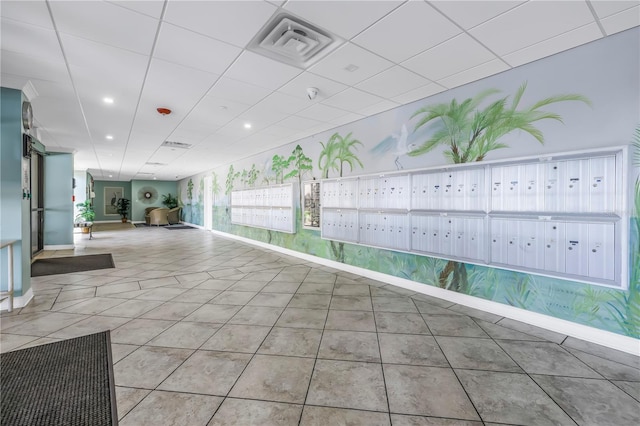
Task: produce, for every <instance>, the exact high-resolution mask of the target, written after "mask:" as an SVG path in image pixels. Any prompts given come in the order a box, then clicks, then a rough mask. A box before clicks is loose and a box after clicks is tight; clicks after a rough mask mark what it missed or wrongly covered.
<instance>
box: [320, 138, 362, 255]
mask: <svg viewBox="0 0 640 426" xmlns="http://www.w3.org/2000/svg"><path fill="white" fill-rule="evenodd" d="M320 145H322V152H320V157H319V158H318V167H319V168H320V170H322V177H324V178H328V177H329V171H330V170H333V171H336V172H338V176H340V177H342V174H343V172H344V170H345V167H344V166H345V164H346V165H348V166H349V168H350V170H351V171H353V169H354V168H355V167H356V166H360V167H361V168H362V167H363V165H362V162H361V161H360V159H359V158H358V157H357V156H356V155H355V153H354V152H353V150H357V147H358V146H359V145H362V142H360V141H359V140H357V139H353V138H352V133H349V134H347V135H346V136H344V137H342V136H340V134H338V133H334V134H333V135H331V137H330V138H329V140H328V141H327V144H326V145H325V144H324V143H322V142H320ZM329 244H330V245H331V252H332V253H333V256H334V257H335V258H336V260H337V261H339V262H344V243H336V242H335V241H329Z"/></svg>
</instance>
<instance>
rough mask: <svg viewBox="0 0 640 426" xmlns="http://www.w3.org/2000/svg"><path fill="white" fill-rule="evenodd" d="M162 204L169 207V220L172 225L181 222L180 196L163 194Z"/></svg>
mask: <svg viewBox="0 0 640 426" xmlns="http://www.w3.org/2000/svg"><path fill="white" fill-rule="evenodd" d="M162 204H164V205H165V207H166V208H168V209H169V214H168V220H169V223H170V224H171V225H173V224H176V223H179V222H180V210H181V209H180V208H178V207H180V202H179V201H178V197H174V196H173V195H171V194H167V195H163V196H162Z"/></svg>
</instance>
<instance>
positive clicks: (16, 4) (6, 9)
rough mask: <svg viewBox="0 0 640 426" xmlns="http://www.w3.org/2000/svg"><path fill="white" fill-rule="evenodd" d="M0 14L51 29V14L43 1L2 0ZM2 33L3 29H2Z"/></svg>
mask: <svg viewBox="0 0 640 426" xmlns="http://www.w3.org/2000/svg"><path fill="white" fill-rule="evenodd" d="M0 16H2V17H3V18H10V19H14V20H16V21H20V22H26V23H28V24H33V25H37V26H40V27H44V28H48V29H50V30H52V29H53V22H51V15H49V9H47V4H46V3H45V2H44V1H3V2H2V7H0ZM2 32H3V35H4V29H3V31H2Z"/></svg>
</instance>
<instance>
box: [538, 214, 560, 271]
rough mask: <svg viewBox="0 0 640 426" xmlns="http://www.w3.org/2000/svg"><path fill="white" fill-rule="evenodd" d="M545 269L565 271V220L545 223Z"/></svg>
mask: <svg viewBox="0 0 640 426" xmlns="http://www.w3.org/2000/svg"><path fill="white" fill-rule="evenodd" d="M543 226H544V269H545V270H547V271H551V272H561V273H564V272H565V264H566V249H565V231H564V228H565V226H564V223H563V222H545V223H544V225H543Z"/></svg>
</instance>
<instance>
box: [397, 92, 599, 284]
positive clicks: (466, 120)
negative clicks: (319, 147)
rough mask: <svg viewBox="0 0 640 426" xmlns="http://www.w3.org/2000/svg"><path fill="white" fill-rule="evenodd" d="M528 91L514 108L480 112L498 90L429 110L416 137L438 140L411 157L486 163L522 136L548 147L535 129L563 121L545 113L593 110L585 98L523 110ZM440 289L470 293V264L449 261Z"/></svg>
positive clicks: (504, 105) (494, 106)
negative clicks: (429, 130) (560, 106)
mask: <svg viewBox="0 0 640 426" xmlns="http://www.w3.org/2000/svg"><path fill="white" fill-rule="evenodd" d="M526 88H527V83H526V82H525V83H523V84H522V85H521V86H520V87H519V88H518V90H517V91H516V93H515V94H514V96H513V99H512V100H511V102H509V96H505V97H503V98H500V99H498V100H496V101H493V102H491V103H489V105H487V106H486V107H484V108H480V104H482V103H483V102H484V101H485V100H487V98H488V97H489V96H491V95H495V94H497V93H498V91H497V90H495V89H490V90H486V91H483V92H481V93H479V94H478V95H476V96H475V97H473V98H469V99H465V100H464V101H463V102H460V103H459V102H458V101H457V100H455V99H453V100H452V101H451V102H450V103H441V104H436V105H429V106H426V107H424V108H421V109H419V110H418V111H416V112H415V113H414V114H413V116H412V117H411V118H415V117H419V121H418V123H417V124H416V126H415V128H414V132H415V131H417V130H418V129H420V128H422V127H424V126H427V125H435V132H434V133H433V134H432V136H431V137H430V138H429V139H427V140H426V141H424V142H423V143H422V144H421V145H419V146H418V147H417V148H416V149H415V150H413V151H411V152H409V153H408V155H410V156H413V157H415V156H418V155H423V154H426V153H428V152H430V151H431V150H433V149H434V148H435V147H437V146H442V145H444V146H445V147H446V149H445V152H444V155H445V156H446V157H447V158H448V159H449V160H450V161H451V162H453V163H468V162H472V161H482V160H484V159H485V158H486V156H487V154H488V153H489V152H491V151H494V150H496V149H502V148H507V147H508V145H506V144H505V143H502V142H500V139H501V138H502V137H503V136H505V135H507V134H509V133H511V132H513V131H515V130H520V131H523V132H525V133H528V134H529V135H531V136H533V137H534V138H535V139H536V140H537V141H538V142H540V143H544V136H543V134H542V131H540V129H538V128H537V127H535V126H534V123H536V122H538V121H541V120H556V121H559V122H562V118H561V117H560V115H558V114H556V113H553V112H548V111H542V110H541V108H544V107H546V106H547V105H551V104H554V103H558V102H565V101H579V102H584V103H586V104H587V105H590V104H591V103H590V101H589V100H588V99H587V98H585V97H584V96H581V95H576V94H567V95H558V96H550V97H548V98H544V99H542V100H540V101H538V102H536V103H534V104H533V105H531V106H529V107H526V108H520V101H521V100H522V96H523V95H524V92H525V90H526ZM439 284H440V287H442V288H450V289H453V290H456V291H460V292H466V290H467V288H468V282H467V271H466V267H465V264H464V263H460V262H454V261H449V262H448V263H447V264H446V266H445V267H444V269H443V270H442V272H441V273H440V282H439Z"/></svg>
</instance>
